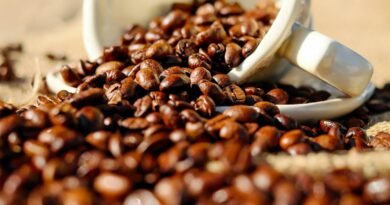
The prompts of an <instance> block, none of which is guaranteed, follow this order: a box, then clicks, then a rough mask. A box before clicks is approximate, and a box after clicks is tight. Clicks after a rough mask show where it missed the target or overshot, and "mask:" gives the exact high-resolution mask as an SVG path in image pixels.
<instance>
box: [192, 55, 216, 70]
mask: <svg viewBox="0 0 390 205" xmlns="http://www.w3.org/2000/svg"><path fill="white" fill-rule="evenodd" d="M188 66H189V67H190V68H192V69H195V68H197V67H204V68H206V69H207V70H211V63H210V59H209V58H208V57H207V56H205V55H203V54H200V53H194V54H192V55H190V56H189V57H188Z"/></svg>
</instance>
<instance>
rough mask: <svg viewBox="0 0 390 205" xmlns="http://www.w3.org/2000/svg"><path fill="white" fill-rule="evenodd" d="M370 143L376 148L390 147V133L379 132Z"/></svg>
mask: <svg viewBox="0 0 390 205" xmlns="http://www.w3.org/2000/svg"><path fill="white" fill-rule="evenodd" d="M370 145H371V146H372V147H374V148H375V149H379V150H380V149H388V148H389V147H390V134H389V133H386V132H379V133H378V134H377V135H375V137H374V138H373V139H372V140H371V142H370Z"/></svg>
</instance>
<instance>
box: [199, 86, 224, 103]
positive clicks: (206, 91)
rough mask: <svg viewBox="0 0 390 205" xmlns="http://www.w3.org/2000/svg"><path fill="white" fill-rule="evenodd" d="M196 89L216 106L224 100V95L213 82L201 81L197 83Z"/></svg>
mask: <svg viewBox="0 0 390 205" xmlns="http://www.w3.org/2000/svg"><path fill="white" fill-rule="evenodd" d="M198 87H199V89H200V91H201V92H202V93H203V95H206V96H209V97H210V98H212V99H213V100H214V102H215V103H216V104H217V105H218V104H220V103H222V102H223V101H225V99H226V95H225V94H224V92H223V90H222V89H221V87H219V86H218V85H217V84H215V83H213V82H210V81H207V80H201V81H200V82H199V83H198Z"/></svg>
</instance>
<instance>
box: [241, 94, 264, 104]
mask: <svg viewBox="0 0 390 205" xmlns="http://www.w3.org/2000/svg"><path fill="white" fill-rule="evenodd" d="M262 101H263V99H262V98H261V97H259V96H257V95H246V96H245V104H247V105H253V104H256V103H258V102H262Z"/></svg>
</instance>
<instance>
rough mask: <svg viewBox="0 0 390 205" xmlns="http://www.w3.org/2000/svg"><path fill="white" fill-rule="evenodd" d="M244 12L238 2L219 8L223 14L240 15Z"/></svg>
mask: <svg viewBox="0 0 390 205" xmlns="http://www.w3.org/2000/svg"><path fill="white" fill-rule="evenodd" d="M242 13H244V9H243V8H242V7H241V6H240V5H239V4H238V3H233V4H227V5H224V6H223V7H222V8H221V9H220V10H219V14H220V15H222V16H230V15H240V14H242Z"/></svg>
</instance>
